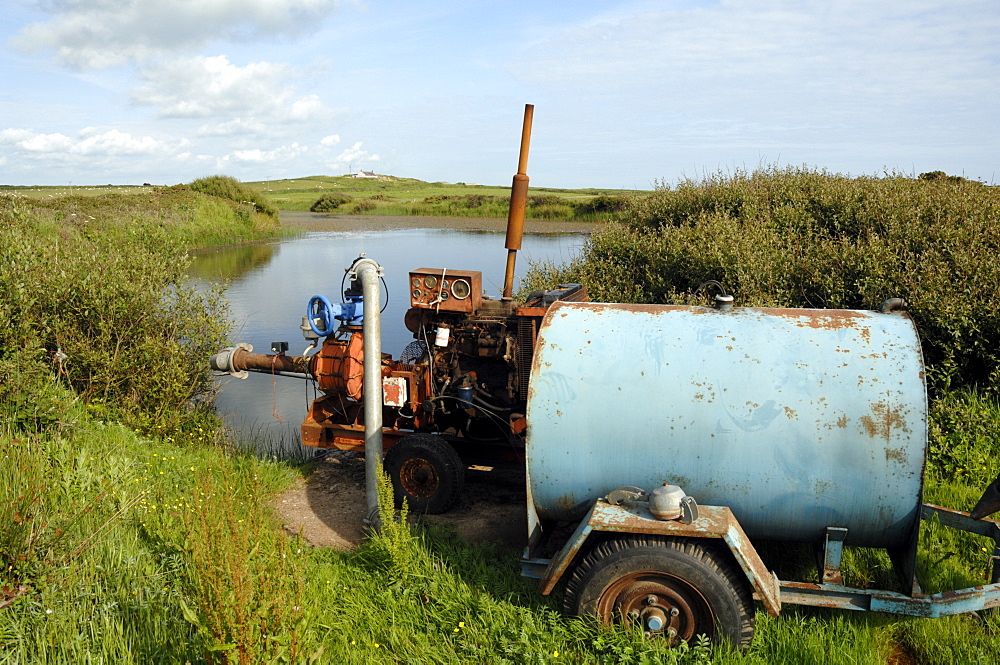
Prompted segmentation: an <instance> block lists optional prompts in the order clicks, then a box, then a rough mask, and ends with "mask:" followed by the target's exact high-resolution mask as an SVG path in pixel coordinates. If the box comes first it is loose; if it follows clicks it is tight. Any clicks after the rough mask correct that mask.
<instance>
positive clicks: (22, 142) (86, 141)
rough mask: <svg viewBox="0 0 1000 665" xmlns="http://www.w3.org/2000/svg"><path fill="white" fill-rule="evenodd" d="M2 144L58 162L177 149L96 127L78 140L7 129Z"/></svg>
mask: <svg viewBox="0 0 1000 665" xmlns="http://www.w3.org/2000/svg"><path fill="white" fill-rule="evenodd" d="M182 143H183V142H182ZM0 145H4V146H5V147H7V149H8V150H12V151H14V152H19V153H20V154H21V156H24V157H31V158H34V159H42V160H44V159H52V160H57V161H65V160H66V159H67V158H72V157H99V158H104V157H121V156H136V155H149V156H153V155H160V154H165V153H172V152H174V150H175V146H171V145H169V144H167V143H164V142H162V141H158V140H157V139H154V138H153V137H151V136H133V135H131V134H129V133H127V132H122V131H119V130H117V129H110V130H107V131H100V130H97V129H94V128H92V127H88V128H86V129H83V130H81V131H80V132H79V134H78V135H77V136H75V137H70V136H66V135H65V134H61V133H59V132H55V133H52V134H41V133H36V132H32V131H31V130H27V129H13V128H11V129H4V130H2V131H0Z"/></svg>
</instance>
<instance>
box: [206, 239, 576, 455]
mask: <svg viewBox="0 0 1000 665" xmlns="http://www.w3.org/2000/svg"><path fill="white" fill-rule="evenodd" d="M584 239H585V236H583V235H581V234H558V235H526V236H525V237H524V240H523V243H522V250H521V252H520V253H519V255H518V263H517V271H516V275H517V277H518V278H520V277H521V276H523V275H524V272H525V271H526V269H527V267H528V265H529V263H530V262H531V261H557V262H564V261H568V260H569V259H571V258H573V257H574V256H576V255H577V254H578V253H579V250H580V248H581V246H582V245H583V242H584ZM361 253H365V254H367V255H368V256H369V257H370V258H372V259H374V260H375V261H377V262H378V263H379V264H380V265H381V266H382V267H383V268H384V269H385V282H386V287H387V289H388V300H387V302H386V303H385V310H384V312H383V314H382V344H383V350H384V351H385V352H387V353H392V354H393V355H394V356H397V357H398V355H399V353H400V351H402V349H403V348H404V347H405V346H406V344H408V343H409V342H410V341H412V335H411V334H410V333H409V331H407V330H406V329H405V328H404V327H403V314H404V313H405V312H406V310H407V308H408V307H409V285H408V281H407V276H408V273H409V271H410V270H416V269H418V268H449V269H456V270H479V271H481V272H482V273H483V290H484V292H485V293H486V294H488V295H491V296H493V297H499V294H500V291H501V289H502V287H503V277H504V274H503V273H504V267H505V265H506V263H505V262H506V256H507V251H506V250H505V249H504V234H503V233H495V232H470V231H458V230H450V229H401V230H387V231H359V232H339V233H308V234H306V235H304V236H301V237H298V238H295V239H292V240H287V241H283V242H280V243H274V244H270V245H257V246H251V247H233V248H223V249H220V250H218V251H215V252H210V253H206V254H200V255H197V256H195V257H194V265H193V266H192V273H193V274H195V275H198V276H201V277H202V278H203V279H207V280H210V281H229V286H228V288H227V290H226V297H227V298H228V299H229V301H230V305H231V309H232V314H233V324H234V328H233V330H234V332H233V338H234V341H242V342H249V343H250V344H252V345H253V346H254V350H255V351H258V352H263V353H268V352H269V349H270V346H271V342H274V341H287V342H289V353H292V354H295V355H299V354H301V353H302V350H303V349H304V348H305V342H304V341H303V339H302V334H301V331H300V330H299V327H298V326H299V324H300V323H301V318H302V315H303V314H304V313H305V309H306V303H307V302H308V300H309V298H310V297H311V296H313V295H315V294H323V295H326V296H327V297H328V298H330V300H332V301H335V302H336V301H339V300H341V297H340V295H341V282H342V280H343V278H344V269H345V268H346V267H348V266H349V265H350V264H351V262H352V261H353V260H354V259H355V258H356V257H357V256H359V255H360V254H361ZM516 283H517V282H515V285H516ZM220 387H221V390H220V394H219V398H218V400H217V405H218V409H219V412H220V413H221V414H222V415H223V417H224V418H225V419H226V421H227V423H228V424H229V425H230V427H232V428H233V429H235V430H236V431H237V433H238V434H240V435H241V436H242V437H243V438H254V439H258V440H260V441H263V445H264V447H265V448H267V449H268V450H273V451H275V452H276V453H278V452H280V453H282V454H284V453H292V454H294V453H295V452H296V451H298V450H299V448H300V447H299V425H300V424H301V423H302V419H303V417H304V416H305V413H306V408H307V407H308V404H309V402H310V401H311V400H312V399H313V398H314V396H315V395H314V394H313V390H312V385H311V382H308V381H303V380H299V379H293V378H287V377H270V376H267V375H264V374H251V375H250V377H249V378H248V379H246V380H242V381H241V380H238V379H232V378H230V377H223V378H221V379H220Z"/></svg>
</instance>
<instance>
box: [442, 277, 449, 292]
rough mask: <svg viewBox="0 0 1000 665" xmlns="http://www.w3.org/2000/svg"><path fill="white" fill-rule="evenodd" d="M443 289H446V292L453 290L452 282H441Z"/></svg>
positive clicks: (443, 280)
mask: <svg viewBox="0 0 1000 665" xmlns="http://www.w3.org/2000/svg"><path fill="white" fill-rule="evenodd" d="M441 288H442V289H444V290H445V291H447V290H448V289H449V288H451V282H450V281H448V280H447V279H442V280H441Z"/></svg>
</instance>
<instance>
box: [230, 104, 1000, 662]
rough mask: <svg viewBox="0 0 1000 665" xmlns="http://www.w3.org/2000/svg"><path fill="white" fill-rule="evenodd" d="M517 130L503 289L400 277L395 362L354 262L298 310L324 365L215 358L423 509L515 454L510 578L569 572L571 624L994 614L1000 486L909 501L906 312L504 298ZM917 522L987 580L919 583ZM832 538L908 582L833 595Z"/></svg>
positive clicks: (914, 436) (515, 202)
mask: <svg viewBox="0 0 1000 665" xmlns="http://www.w3.org/2000/svg"><path fill="white" fill-rule="evenodd" d="M530 123H531V107H530V106H529V107H527V108H526V113H525V126H524V132H523V133H522V145H521V161H520V163H519V168H518V175H516V176H515V177H514V185H513V187H512V190H513V191H512V202H511V215H510V218H509V220H508V234H507V249H508V272H507V277H506V279H505V286H504V292H503V295H502V296H501V298H499V299H490V298H488V297H486V296H485V295H484V294H483V293H482V289H481V275H480V273H478V272H476V271H459V270H450V269H449V270H446V269H419V270H415V271H413V272H411V273H410V274H409V275H408V276H407V279H408V290H409V291H410V295H411V301H410V304H411V308H410V310H409V311H408V312H407V315H406V318H405V324H406V326H407V328H408V329H409V330H410V331H411V332H413V334H414V338H415V342H414V343H413V345H411V347H410V348H409V349H408V350H407V351H405V352H404V354H403V357H401V358H400V359H398V360H393V359H392V358H391V357H389V356H387V355H383V354H381V352H380V347H379V346H378V342H377V341H376V340H377V336H376V337H372V336H371V334H368V335H367V339H366V333H369V332H370V331H368V330H367V329H365V330H363V328H362V317H361V316H360V310H361V308H362V307H368V306H370V305H371V303H370V302H365V301H364V297H362V288H361V284H360V282H361V280H360V278H359V277H358V275H357V272H358V271H357V269H356V268H355V267H352V268H351V269H349V273H350V274H351V275H352V281H351V285H350V286H349V288H348V289H347V290H346V292H345V300H346V302H345V303H338V304H331V303H330V302H329V301H327V300H326V299H325V298H322V297H314V298H313V299H311V300H310V302H309V306H308V312H307V315H306V317H304V319H305V320H304V322H303V329H304V332H305V335H306V337H307V339H311V340H313V342H314V343H316V342H318V340H319V339H320V338H321V337H325V338H326V340H325V341H324V342H323V344H322V345H321V346H320V350H319V352H317V353H315V354H314V355H311V356H310V355H309V353H308V351H309V350H311V349H308V350H307V352H306V353H304V354H303V355H302V356H301V357H291V356H287V355H285V353H284V348H283V347H278V349H277V351H278V353H275V354H270V355H262V354H253V353H252V349H249V348H247V347H246V345H242V346H241V345H237V346H236V347H234V348H231V349H226V350H225V351H223V352H220V353H219V354H217V355H216V356H214V357H213V359H212V366H213V367H214V368H215V369H218V370H222V371H228V372H230V373H233V374H235V375H241V374H242V372H244V371H246V370H250V371H261V372H267V373H273V374H287V375H290V376H298V377H302V378H310V379H314V380H315V381H316V382H317V385H318V387H319V388H320V390H321V391H322V392H323V396H321V397H320V398H319V399H317V400H316V401H314V402H313V404H312V407H311V408H310V410H309V413H308V415H307V417H306V419H305V422H304V423H303V425H302V439H303V443H304V444H306V445H313V446H318V447H333V448H341V449H348V450H366V451H367V452H366V460H368V459H374V458H376V457H378V456H381V454H382V452H383V450H384V451H385V452H386V457H385V468H386V470H387V471H388V472H389V473H390V476H391V477H392V480H393V484H394V487H395V490H396V493H397V500H404V499H405V500H407V501H409V502H410V503H411V505H412V506H414V507H415V508H416V509H417V510H421V511H427V512H441V511H444V510H447V509H448V508H449V507H451V506H452V505H453V504H454V502H455V501H456V500H457V497H458V494H459V492H460V491H461V487H462V478H463V472H464V468H465V466H466V464H469V463H476V462H477V461H479V460H482V459H487V460H490V461H493V462H495V461H496V460H497V459H501V458H508V459H513V460H522V461H523V462H524V464H525V468H526V483H527V495H528V504H527V514H528V532H529V533H528V545H527V547H526V548H525V552H524V556H523V557H522V571H523V573H524V574H525V575H527V576H529V577H535V578H538V579H539V580H540V586H541V592H542V593H543V594H548V593H551V592H552V590H553V589H554V588H555V586H556V585H557V584H558V583H559V582H560V581H566V592H565V609H566V611H567V612H568V613H570V614H575V615H588V616H596V617H597V618H598V619H599V620H600V621H603V622H605V623H613V622H627V623H632V624H635V625H638V626H641V628H642V629H643V630H644V631H645V632H646V633H647V634H649V635H650V636H662V637H663V638H665V639H667V640H669V641H671V642H674V643H677V642H680V641H681V640H685V641H687V640H691V639H693V638H694V637H696V636H697V635H700V634H705V635H708V636H709V637H710V638H712V639H713V640H714V641H727V642H730V643H732V644H734V645H737V646H744V645H746V644H748V643H749V641H750V639H751V638H752V635H753V627H754V601H755V600H756V601H758V602H760V603H761V604H762V605H763V607H764V608H765V609H766V611H767V612H769V613H770V614H771V615H773V616H777V615H778V613H779V612H780V610H781V608H782V606H783V605H788V604H803V605H815V606H823V607H835V608H842V609H849V610H872V611H880V612H890V613H898V614H904V615H912V616H923V617H934V616H943V615H949V614H957V613H962V612H971V611H978V610H983V609H986V608H991V607H997V606H1000V523H998V522H996V521H993V520H989V519H984V518H985V517H986V516H987V515H989V514H991V513H992V512H994V511H997V510H1000V489H998V487H1000V479H998V480H997V481H996V482H995V483H994V484H993V485H991V486H990V487H989V488H987V491H986V492H985V493H984V495H983V499H982V500H980V502H979V504H978V505H977V506H976V508H975V509H974V510H973V513H972V515H971V516H970V514H968V513H965V512H962V511H958V510H953V509H949V508H944V507H940V506H934V505H930V504H925V503H922V498H921V495H922V483H923V472H924V467H925V462H926V450H927V401H926V393H925V383H924V368H923V361H922V356H921V350H920V343H919V339H918V336H917V332H916V328H915V326H914V324H913V321H912V319H911V318H910V317H909V315H908V314H906V313H905V312H904V311H901V309H902V308H901V305H902V303H901V302H900V301H899V300H898V299H891V300H887V301H886V303H885V304H884V305H883V307H882V310H881V311H878V312H874V311H857V310H811V309H767V308H749V307H734V306H733V299H732V297H731V296H729V295H727V294H726V293H725V292H724V291H721V289H720V291H721V292H720V293H719V295H717V296H716V298H715V302H714V305H713V306H706V307H686V306H666V305H625V304H608V303H590V302H587V297H586V290H585V289H584V288H583V287H582V286H580V285H564V286H563V287H560V288H559V289H555V290H552V291H547V292H539V293H535V294H532V296H531V297H530V298H529V300H528V302H526V303H515V302H514V301H513V300H512V299H511V293H510V286H511V283H512V275H513V270H512V268H513V260H514V258H513V257H514V254H515V253H516V251H517V250H518V249H519V248H520V232H521V230H520V229H521V225H522V224H523V213H524V197H525V195H526V190H527V176H526V175H525V174H524V172H525V168H526V158H527V137H528V135H529V132H530ZM364 260H365V261H370V260H369V259H364ZM372 263H374V262H372ZM376 265H377V264H376ZM369 281H370V279H369ZM376 292H377V289H376ZM369 293H371V290H370V289H369ZM375 297H376V299H377V295H376V296H375ZM373 309H374V311H373V312H368V311H367V310H366V311H365V312H364V324H365V325H368V324H369V323H370V321H369V319H371V318H374V319H376V321H377V317H378V307H377V306H375V307H374V308H373ZM338 320H339V321H340V324H339V325H338V324H336V323H335V321H338ZM376 328H377V326H376ZM372 349H379V350H378V352H376V353H372V352H371V350H372ZM366 351H367V352H368V353H367V354H366ZM379 379H381V381H379ZM379 383H381V387H382V390H378V387H379ZM366 395H367V396H366ZM370 400H375V401H370ZM366 414H367V415H366ZM373 415H376V416H378V417H377V418H373V417H371V416H373ZM373 441H374V442H375V443H373ZM373 468H374V464H371V465H369V469H370V470H371V469H373ZM371 475H372V474H371V472H369V476H371ZM372 482H373V481H372V479H371V478H369V485H371V484H372ZM372 494H373V492H372V491H369V503H370V504H371V503H372V498H371V497H372ZM370 508H372V506H371V505H370ZM929 518H933V519H936V520H939V521H940V523H941V524H943V525H945V526H947V527H951V528H955V529H959V530H963V531H968V532H971V533H975V534H978V535H980V536H983V537H986V538H990V539H992V540H993V543H994V548H993V555H992V559H993V565H992V571H991V580H990V584H987V585H983V586H977V587H973V588H969V589H962V590H959V591H947V592H942V593H937V594H924V593H922V592H921V589H920V587H919V585H918V584H917V581H916V576H915V568H916V555H917V536H918V532H919V528H920V523H921V520H924V519H929ZM762 541H779V542H780V541H789V542H796V543H808V544H811V545H812V546H814V548H815V551H816V553H817V561H818V580H819V581H818V582H801V581H785V580H780V579H779V578H778V577H777V575H776V574H775V573H774V572H772V571H771V570H769V569H768V568H767V566H766V565H765V563H764V562H763V560H762V559H761V557H760V555H759V553H758V552H757V549H756V547H755V544H760V543H761V542H762ZM845 546H863V547H874V548H881V549H884V550H885V551H886V552H887V553H888V555H889V558H890V560H891V561H892V564H893V567H894V569H895V571H896V573H897V576H898V578H899V580H900V589H901V590H900V591H888V590H878V589H856V588H851V587H848V586H845V585H844V583H843V577H842V575H841V570H840V566H841V559H842V554H843V550H844V547H845Z"/></svg>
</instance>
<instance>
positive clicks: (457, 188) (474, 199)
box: [0, 175, 649, 221]
mask: <svg viewBox="0 0 1000 665" xmlns="http://www.w3.org/2000/svg"><path fill="white" fill-rule="evenodd" d="M244 184H245V185H246V186H247V187H249V188H251V189H253V190H255V191H257V192H260V193H261V194H263V195H265V196H266V197H267V198H268V199H270V200H271V201H272V202H273V203H274V205H275V206H276V207H277V208H278V209H280V210H312V209H314V208H315V207H316V205H317V202H318V201H320V199H323V198H324V197H325V198H326V205H325V206H320V207H319V208H317V209H316V210H317V212H331V213H338V214H340V213H342V214H365V215H435V216H447V217H480V218H483V217H492V218H496V217H499V218H503V217H506V216H507V211H508V207H509V204H510V203H509V202H510V187H509V186H500V185H476V184H466V183H462V182H457V183H447V182H424V181H423V180H416V179H414V178H399V177H396V176H387V175H380V176H378V178H356V177H354V176H350V175H345V176H322V175H317V176H308V177H303V178H294V179H290V180H264V181H259V182H247V183H244ZM152 189H153V188H152V187H150V186H136V185H95V186H86V187H80V186H77V187H73V186H56V187H45V186H26V187H14V186H8V185H0V192H3V191H7V192H12V193H17V194H21V195H23V196H29V197H31V198H38V199H41V198H51V197H57V196H64V195H67V194H73V195H77V196H97V195H100V194H107V193H112V192H113V193H120V194H141V193H144V192H149V191H151V190H152ZM646 194H649V192H646V191H642V190H628V189H557V188H551V187H532V188H530V189H529V191H528V207H527V211H526V215H527V217H528V218H529V219H572V220H581V221H607V220H608V219H610V218H611V217H612V216H613V215H615V213H617V212H619V211H620V210H621V209H622V208H623V207H624V205H625V201H626V200H627V199H630V198H633V197H635V196H644V195H646Z"/></svg>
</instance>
